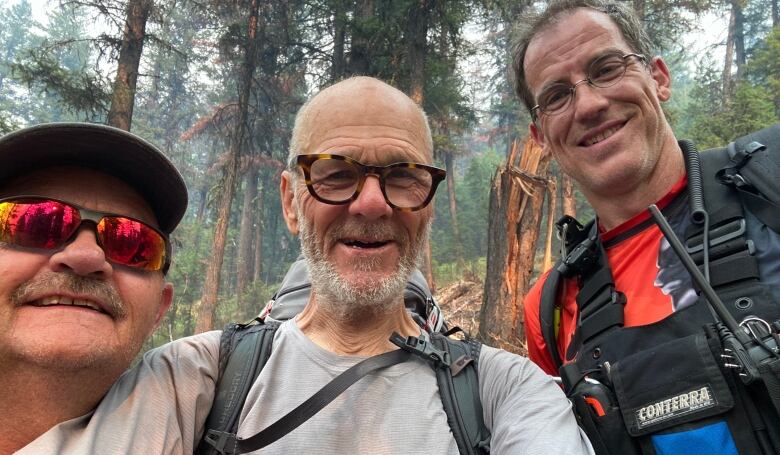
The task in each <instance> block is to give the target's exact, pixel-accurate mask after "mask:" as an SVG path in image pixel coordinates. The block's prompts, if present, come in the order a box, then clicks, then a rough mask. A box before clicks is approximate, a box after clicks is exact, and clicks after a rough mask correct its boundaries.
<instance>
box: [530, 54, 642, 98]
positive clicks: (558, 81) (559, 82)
mask: <svg viewBox="0 0 780 455" xmlns="http://www.w3.org/2000/svg"><path fill="white" fill-rule="evenodd" d="M631 52H633V51H630V50H629V51H625V50H623V49H618V48H616V47H609V48H606V49H603V50H602V51H601V52H599V53H598V54H596V55H594V56H593V57H591V59H590V60H588V63H586V64H585V70H586V73H587V70H589V69H590V67H591V65H593V63H594V62H595V61H596V60H599V59H600V58H603V57H605V56H607V55H621V56H622V55H625V54H630V53H631ZM556 85H565V86H566V87H571V85H572V84H570V83H569V82H567V81H564V80H563V79H556V80H554V81H550V82H548V83H546V84H545V85H543V86H542V89H541V90H539V94H540V95H541V94H542V93H544V92H545V91H546V90H548V89H549V88H551V87H555V86H556Z"/></svg>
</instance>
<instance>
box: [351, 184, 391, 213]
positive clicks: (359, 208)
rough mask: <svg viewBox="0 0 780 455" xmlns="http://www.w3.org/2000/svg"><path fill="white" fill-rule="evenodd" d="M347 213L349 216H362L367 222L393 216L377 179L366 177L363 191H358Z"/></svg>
mask: <svg viewBox="0 0 780 455" xmlns="http://www.w3.org/2000/svg"><path fill="white" fill-rule="evenodd" d="M349 213H350V215H361V216H364V217H366V218H367V219H369V220H375V219H379V218H382V217H390V216H392V215H393V208H392V207H390V206H389V205H388V204H387V201H386V200H385V196H384V194H382V188H381V186H380V184H379V177H377V176H375V175H367V176H366V181H365V182H363V189H361V190H360V194H358V197H357V199H355V200H354V201H352V202H351V203H350V204H349Z"/></svg>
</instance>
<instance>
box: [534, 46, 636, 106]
mask: <svg viewBox="0 0 780 455" xmlns="http://www.w3.org/2000/svg"><path fill="white" fill-rule="evenodd" d="M630 56H636V54H627V55H625V56H623V55H618V54H609V55H605V56H603V57H601V58H599V59H596V60H595V61H593V63H591V64H590V66H589V67H588V78H587V79H583V80H581V81H578V82H577V83H576V84H574V85H568V84H555V85H553V86H551V87H549V88H548V89H546V90H545V91H543V92H542V93H541V94H540V95H539V110H540V111H541V112H542V113H544V114H547V115H555V114H558V113H561V112H563V111H564V110H566V108H568V107H569V104H570V103H571V100H572V98H573V97H574V91H575V89H576V87H577V86H578V85H580V84H581V83H585V82H589V83H590V84H591V85H593V86H595V87H599V88H607V87H611V86H612V85H615V84H617V83H618V82H619V81H620V79H622V78H623V75H624V74H626V68H627V65H628V60H627V59H628V58H629V57H630Z"/></svg>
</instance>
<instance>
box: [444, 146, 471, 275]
mask: <svg viewBox="0 0 780 455" xmlns="http://www.w3.org/2000/svg"><path fill="white" fill-rule="evenodd" d="M441 152H442V153H441V154H442V155H443V157H444V167H445V168H446V170H447V197H448V199H449V203H450V219H451V220H452V235H453V237H454V238H455V255H456V256H457V257H456V260H457V261H458V267H459V268H460V271H461V272H463V270H465V268H466V264H465V262H464V261H463V242H462V241H461V238H460V228H459V227H458V203H457V200H456V199H455V169H454V166H453V161H454V159H453V157H452V152H450V151H449V150H441Z"/></svg>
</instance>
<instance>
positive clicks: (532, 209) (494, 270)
mask: <svg viewBox="0 0 780 455" xmlns="http://www.w3.org/2000/svg"><path fill="white" fill-rule="evenodd" d="M519 150H520V146H519V144H518V143H517V142H515V145H514V146H513V147H512V152H511V153H510V157H509V159H508V161H507V164H506V165H505V166H504V167H502V168H499V169H498V170H497V171H496V176H495V177H494V179H493V184H492V187H491V190H490V207H489V215H488V217H489V220H490V222H489V226H490V227H489V231H488V251H487V274H486V276H485V290H484V293H483V300H482V308H481V310H480V325H479V336H480V338H481V339H482V340H484V341H485V342H489V343H491V344H493V345H497V346H500V347H504V348H508V349H511V350H512V351H514V352H518V351H519V350H521V349H520V346H522V343H523V342H524V341H525V329H524V324H523V323H524V321H523V297H524V296H525V293H526V290H527V287H528V282H529V280H530V277H531V274H532V272H533V266H534V261H533V259H534V257H535V255H536V242H537V240H538V238H539V226H540V223H541V219H542V206H543V203H544V197H545V193H546V192H547V188H548V187H549V181H548V180H547V178H546V174H547V168H548V166H549V163H550V160H549V155H546V154H543V152H542V150H541V149H540V148H539V146H537V145H536V144H535V143H534V142H533V141H532V140H531V139H530V138H529V139H526V142H525V146H524V148H523V152H522V154H520V153H519ZM518 157H519V161H520V163H519V165H515V164H514V163H515V161H517V160H518Z"/></svg>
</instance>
